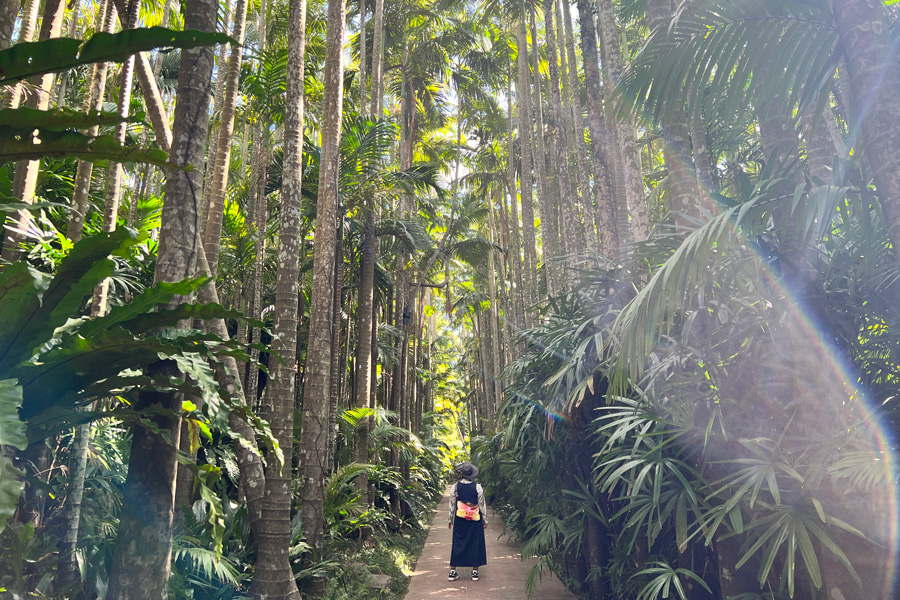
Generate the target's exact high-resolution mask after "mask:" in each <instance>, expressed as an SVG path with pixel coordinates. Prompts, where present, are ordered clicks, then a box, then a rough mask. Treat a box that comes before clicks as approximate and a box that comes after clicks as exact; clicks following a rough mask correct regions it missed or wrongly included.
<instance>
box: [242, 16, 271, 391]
mask: <svg viewBox="0 0 900 600" xmlns="http://www.w3.org/2000/svg"><path fill="white" fill-rule="evenodd" d="M267 11H268V4H267V2H266V0H262V2H261V4H260V8H259V20H258V21H257V29H258V30H259V50H260V52H261V53H264V52H265V51H266V37H267V35H266V34H267V29H268V22H267V18H266V17H267ZM254 134H255V138H254V142H253V155H252V157H251V158H250V178H251V191H252V193H251V195H250V198H251V206H255V207H256V210H255V211H254V213H255V218H254V221H255V223H254V228H255V229H256V260H255V267H254V269H253V295H252V297H251V299H250V316H251V317H253V318H254V319H260V318H261V317H262V314H261V312H262V309H261V307H260V304H262V286H263V271H264V270H265V267H266V231H267V227H268V221H269V202H268V198H267V197H266V181H267V179H268V162H269V143H268V142H269V129H268V126H267V124H263V123H257V126H256V128H255V129H254ZM253 200H255V204H254V203H253ZM249 333H250V335H249V337H250V339H251V341H252V342H254V343H259V341H260V330H259V328H257V327H251V328H250V332H249ZM258 362H259V349H257V348H251V349H250V362H249V363H247V378H246V381H247V400H248V402H249V403H250V406H256V404H257V393H258V387H259V367H257V366H255V365H257V364H258Z"/></svg>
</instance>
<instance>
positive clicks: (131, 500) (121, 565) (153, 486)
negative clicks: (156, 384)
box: [108, 0, 218, 599]
mask: <svg viewBox="0 0 900 600" xmlns="http://www.w3.org/2000/svg"><path fill="white" fill-rule="evenodd" d="M185 6H186V10H185V27H187V28H188V29H196V30H200V31H215V27H216V12H217V8H218V7H217V3H216V2H213V1H211V0H187V2H186V5H185ZM212 61H213V51H212V49H211V48H208V47H199V48H194V49H191V50H186V51H184V52H182V59H181V68H180V71H179V81H178V103H177V104H176V106H175V115H174V126H173V131H174V139H173V142H172V144H173V145H172V147H173V150H174V152H173V156H177V157H179V159H180V160H181V161H182V162H181V163H180V166H191V167H193V168H191V169H185V170H182V169H177V168H172V169H169V171H168V173H167V177H166V202H165V204H164V206H163V218H162V227H161V231H160V236H159V254H158V258H157V262H156V271H155V275H154V276H155V279H156V281H167V282H175V281H182V280H183V279H186V278H187V277H190V276H192V275H193V271H194V264H195V262H196V258H197V256H198V254H199V253H200V252H201V251H202V245H201V241H200V236H199V234H200V232H199V231H197V228H196V224H197V223H198V222H199V218H200V215H199V214H198V211H197V208H198V207H199V200H200V198H199V197H198V190H200V189H201V188H202V185H201V177H202V171H201V170H200V169H199V167H200V165H201V164H202V162H203V155H204V145H205V138H206V128H207V119H208V109H209V83H210V80H211V78H212ZM162 368H164V367H162ZM141 403H142V404H143V405H145V406H148V407H149V406H156V407H158V408H160V409H162V410H164V411H165V410H170V411H180V410H181V405H180V404H181V403H180V398H179V396H178V395H177V394H175V393H172V392H168V393H153V394H151V393H146V394H144V395H142V396H141ZM176 414H177V413H176ZM156 426H157V427H158V428H159V429H160V430H162V431H166V432H168V436H169V437H168V440H166V439H164V438H163V436H162V435H160V434H159V433H155V432H152V431H150V430H149V429H146V428H144V427H141V426H136V427H134V429H133V434H132V435H133V439H132V446H131V458H130V461H129V468H128V479H127V481H126V483H125V489H124V491H123V506H122V512H121V513H120V517H119V518H120V521H119V533H118V538H117V541H118V543H117V544H116V549H115V553H114V555H113V561H112V567H111V569H110V576H109V591H108V594H109V595H110V597H113V598H160V599H162V598H165V597H166V589H167V585H168V581H169V574H170V572H171V564H170V558H171V552H172V527H173V521H174V513H173V507H174V498H173V493H174V482H175V474H176V469H175V465H176V463H175V449H174V448H175V447H174V446H173V443H172V442H174V441H175V440H177V439H178V434H179V431H180V428H181V423H180V420H179V419H178V418H171V417H164V416H160V417H158V419H157V422H156ZM169 440H171V441H169ZM138 540H140V543H138Z"/></svg>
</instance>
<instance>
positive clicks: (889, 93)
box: [833, 0, 900, 262]
mask: <svg viewBox="0 0 900 600" xmlns="http://www.w3.org/2000/svg"><path fill="white" fill-rule="evenodd" d="M833 4H834V18H835V23H836V24H837V27H838V33H839V35H840V39H841V43H842V45H843V47H844V55H845V56H846V57H847V66H848V71H849V75H850V89H851V91H852V95H853V108H854V109H855V110H854V113H855V114H854V120H856V121H857V122H859V123H860V124H861V133H862V135H861V137H860V143H859V147H860V148H861V150H862V151H863V152H864V153H865V154H866V156H868V157H869V163H870V165H871V167H872V174H873V175H874V179H875V188H876V190H877V191H878V198H879V200H880V202H881V209H882V212H883V213H884V220H885V223H886V224H887V229H888V234H889V235H890V237H891V241H892V246H893V249H894V256H895V257H896V258H897V260H898V262H900V122H898V121H897V115H898V114H900V112H898V111H900V72H898V67H897V62H896V52H895V51H894V49H895V48H896V45H895V43H894V41H893V39H892V38H891V34H890V26H889V24H888V21H887V19H886V17H885V14H884V7H883V5H882V3H881V1H880V0H834V2H833Z"/></svg>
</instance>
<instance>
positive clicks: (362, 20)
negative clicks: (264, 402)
mask: <svg viewBox="0 0 900 600" xmlns="http://www.w3.org/2000/svg"><path fill="white" fill-rule="evenodd" d="M366 69H367V66H366V0H359V112H360V113H362V112H364V111H365V110H366V107H367V106H368V103H367V102H366Z"/></svg>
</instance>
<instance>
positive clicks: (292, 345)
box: [250, 0, 342, 599]
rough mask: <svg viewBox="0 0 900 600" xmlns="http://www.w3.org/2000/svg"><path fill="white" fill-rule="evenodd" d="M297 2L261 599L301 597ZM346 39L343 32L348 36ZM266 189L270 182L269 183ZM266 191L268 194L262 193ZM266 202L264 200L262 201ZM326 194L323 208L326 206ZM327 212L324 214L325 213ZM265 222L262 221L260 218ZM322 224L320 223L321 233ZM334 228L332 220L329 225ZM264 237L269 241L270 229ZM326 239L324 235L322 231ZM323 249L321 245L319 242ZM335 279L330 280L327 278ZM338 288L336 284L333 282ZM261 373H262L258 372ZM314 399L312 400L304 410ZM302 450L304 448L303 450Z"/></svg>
mask: <svg viewBox="0 0 900 600" xmlns="http://www.w3.org/2000/svg"><path fill="white" fill-rule="evenodd" d="M289 6H290V8H289V18H290V25H289V29H288V71H289V72H288V74H287V77H286V82H287V87H286V97H285V119H284V124H285V126H284V163H283V167H282V173H283V182H282V194H281V198H282V200H281V217H280V223H279V237H278V270H277V273H276V283H275V286H276V289H275V323H274V326H273V328H274V333H275V334H276V341H275V343H274V344H273V350H274V352H276V353H277V355H278V356H280V357H282V358H283V361H284V362H279V361H275V363H274V365H273V368H272V380H271V381H270V384H269V392H268V400H269V407H270V408H269V412H268V419H269V423H270V427H271V428H272V434H273V435H274V436H275V439H277V440H278V444H279V447H280V449H281V451H282V455H283V457H284V461H283V462H282V463H280V464H278V463H276V462H270V463H269V464H268V465H267V468H266V479H265V496H264V499H263V503H262V513H261V515H260V527H259V535H258V537H257V539H256V540H255V542H256V548H257V554H258V559H257V570H256V576H255V577H254V581H253V585H252V587H251V590H250V593H251V596H252V597H254V598H289V599H293V598H299V597H300V593H299V591H298V589H297V583H296V581H295V580H294V576H293V573H292V570H291V564H290V562H289V552H290V545H291V494H290V481H291V467H290V465H291V462H290V460H291V459H290V457H291V456H292V455H293V452H292V444H293V430H294V399H295V397H296V390H295V387H294V386H295V383H296V379H295V377H294V371H295V369H296V364H295V361H296V356H297V325H298V324H297V304H298V283H297V282H298V279H299V277H300V239H301V235H300V232H301V223H302V215H301V196H300V188H301V182H302V179H303V170H302V151H303V150H302V149H303V117H304V99H305V96H304V88H303V85H304V83H303V82H304V73H305V68H306V67H305V65H306V0H292V1H291V3H290V5H289ZM341 39H342V36H341ZM261 187H263V188H264V184H262V183H261ZM262 196H263V197H264V196H265V195H264V194H262ZM262 202H264V200H261V201H260V204H262ZM321 206H322V205H321V200H320V208H319V210H320V211H321V210H322V208H321ZM320 215H321V212H320ZM260 223H262V222H261V221H260ZM321 223H323V221H320V229H319V230H320V231H321V230H322V228H321ZM324 228H325V229H326V230H327V229H328V228H329V226H328V225H326V226H325V227H324ZM258 236H259V237H258V241H257V243H258V244H259V243H262V229H260V230H259V234H258ZM317 244H318V236H317ZM317 247H318V245H317ZM325 285H327V284H325ZM329 287H330V286H329ZM254 376H255V375H254ZM305 406H306V404H305V403H304V408H305ZM301 456H302V454H301Z"/></svg>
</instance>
